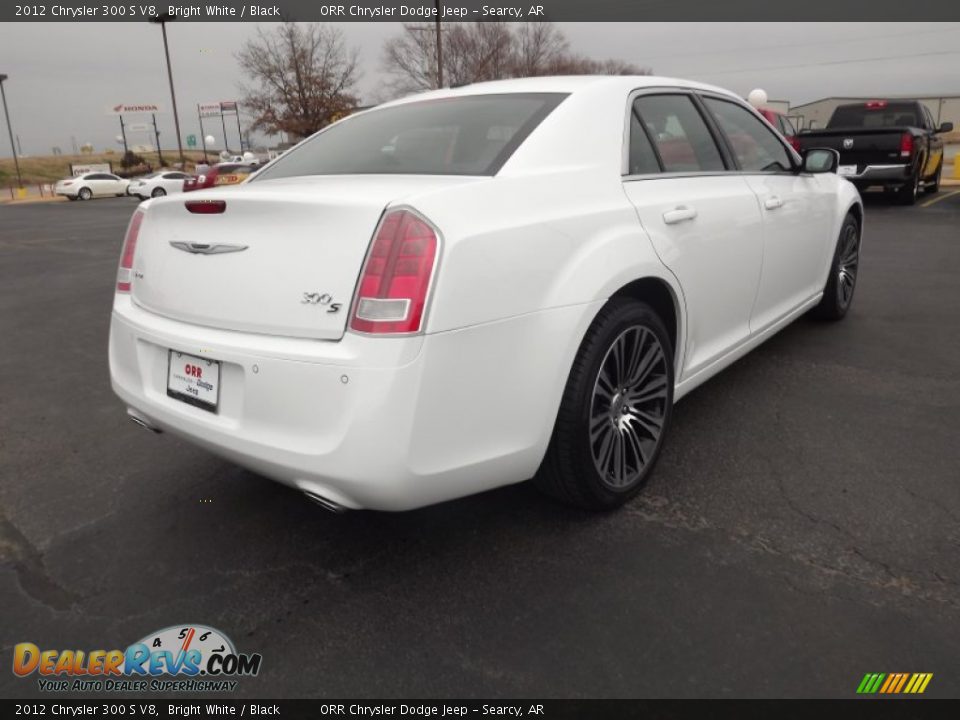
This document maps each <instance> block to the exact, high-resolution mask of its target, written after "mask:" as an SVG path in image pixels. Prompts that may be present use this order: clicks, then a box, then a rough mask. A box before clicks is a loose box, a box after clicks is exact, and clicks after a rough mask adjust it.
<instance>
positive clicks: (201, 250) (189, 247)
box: [170, 240, 248, 255]
mask: <svg viewBox="0 0 960 720" xmlns="http://www.w3.org/2000/svg"><path fill="white" fill-rule="evenodd" d="M170 245H171V246H172V247H175V248H176V249H177V250H183V251H184V252H188V253H193V254H194V255H220V254H222V253H232V252H241V251H243V250H246V249H247V247H248V246H247V245H230V244H228V243H213V244H210V243H194V242H181V241H179V240H171V241H170Z"/></svg>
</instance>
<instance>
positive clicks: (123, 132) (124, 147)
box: [119, 115, 130, 167]
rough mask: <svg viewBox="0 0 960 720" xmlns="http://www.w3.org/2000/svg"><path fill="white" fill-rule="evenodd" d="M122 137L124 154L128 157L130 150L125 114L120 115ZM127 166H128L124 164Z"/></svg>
mask: <svg viewBox="0 0 960 720" xmlns="http://www.w3.org/2000/svg"><path fill="white" fill-rule="evenodd" d="M119 117H120V137H122V138H123V156H124V157H126V156H127V153H128V152H130V150H128V149H127V129H126V127H124V125H123V115H120V116H119ZM124 167H126V166H124Z"/></svg>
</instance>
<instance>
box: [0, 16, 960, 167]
mask: <svg viewBox="0 0 960 720" xmlns="http://www.w3.org/2000/svg"><path fill="white" fill-rule="evenodd" d="M265 27H269V24H265ZM340 27H341V28H342V29H343V31H344V33H345V35H346V38H347V41H348V43H349V44H350V45H353V46H356V47H357V48H359V50H360V59H361V68H362V70H363V75H362V77H361V81H360V83H359V86H358V88H357V89H358V91H359V93H360V95H361V96H362V98H363V99H364V101H365V102H370V101H373V100H375V99H377V98H378V97H379V96H380V95H381V93H380V82H381V79H382V72H381V68H380V58H381V47H382V44H383V41H384V40H385V39H386V38H388V37H390V36H391V35H394V34H396V33H398V32H399V31H400V29H401V26H400V25H399V24H398V23H363V22H356V23H343V24H340ZM560 27H561V28H562V29H563V31H564V32H565V33H566V35H567V37H568V39H569V40H570V45H571V48H572V49H573V50H575V51H578V52H581V53H584V54H586V55H589V56H592V57H595V58H598V59H603V58H608V57H611V58H620V59H623V60H627V61H630V62H633V63H637V64H639V65H642V66H648V67H651V68H653V70H654V72H655V73H656V74H657V75H667V76H673V77H684V78H690V79H696V80H702V81H705V82H710V83H714V84H716V85H721V86H724V87H727V88H730V89H731V90H734V91H736V92H738V93H740V94H741V95H746V94H747V93H748V92H749V91H750V90H751V89H752V88H755V87H762V88H764V89H765V90H766V91H767V93H768V95H769V96H770V97H771V98H774V99H784V100H789V101H791V102H792V103H794V104H797V103H801V102H806V101H809V100H814V99H817V98H820V97H827V96H831V95H855V96H882V95H885V94H904V93H906V94H917V95H923V94H948V95H960V50H958V44H957V43H958V40H960V23H849V24H847V23H609V24H608V23H563V24H561V25H560ZM255 31H256V25H254V24H249V23H221V24H215V23H172V24H170V25H169V26H168V36H169V41H170V53H171V58H172V62H173V72H174V82H175V83H176V91H177V100H178V103H179V108H180V121H181V130H182V132H183V134H184V135H187V134H190V133H195V134H196V133H198V132H199V130H198V125H197V118H196V103H198V102H210V101H218V100H231V99H234V98H235V97H236V96H237V95H238V92H237V84H238V82H240V80H241V79H242V78H241V76H240V74H239V70H238V68H237V64H236V61H235V58H234V53H235V52H236V51H237V49H238V48H239V47H240V46H241V45H242V43H243V42H244V40H245V39H246V38H248V37H250V36H251V35H252V34H254V33H255ZM0 73H6V74H8V75H9V76H10V79H9V80H8V81H7V82H6V84H5V87H6V92H7V101H8V104H9V106H10V115H11V122H12V124H13V128H14V132H15V133H16V134H17V135H19V137H20V140H21V144H22V148H23V152H24V153H25V154H48V153H50V152H51V147H53V146H54V145H56V146H59V147H60V148H62V149H63V151H64V152H65V153H69V152H71V147H72V142H71V136H73V137H75V138H76V141H77V143H78V144H81V143H84V142H91V143H93V145H94V146H95V147H96V149H97V150H101V149H103V148H105V147H108V146H111V145H112V146H114V147H116V143H115V141H114V137H115V136H116V134H117V133H118V132H119V125H118V121H117V119H116V117H111V116H108V115H106V114H105V108H106V107H107V106H109V105H116V104H118V103H121V102H126V103H143V102H155V103H160V104H161V105H163V106H164V107H165V108H166V110H167V112H166V113H165V114H163V115H161V116H160V117H158V121H159V123H160V130H161V142H162V144H163V146H164V147H167V148H172V147H175V145H176V143H175V142H174V131H173V117H172V114H171V112H170V93H169V90H168V87H167V78H166V71H165V67H164V59H163V44H162V41H161V38H160V30H159V28H158V27H156V26H154V25H150V24H148V23H146V22H143V23H17V24H13V23H6V24H0ZM145 119H149V118H142V117H137V118H135V117H130V118H127V120H128V121H130V122H143V121H144V120H145ZM0 122H2V121H0ZM207 123H208V121H206V120H205V121H204V127H205V130H206V132H207V134H213V135H215V136H216V137H217V143H218V145H217V147H221V145H220V143H222V135H223V133H222V131H221V130H220V128H219V127H218V125H219V121H216V122H215V121H209V125H208V124H207ZM245 125H246V123H244V126H245ZM5 130H6V129H5V128H4V132H3V135H2V137H0V156H7V157H9V156H10V148H9V147H8V144H9V143H8V141H7V138H6V132H5ZM228 134H229V135H230V137H231V138H232V139H233V146H234V147H235V146H236V126H235V123H234V126H233V127H232V128H231V127H230V126H229V125H228ZM128 139H129V141H130V143H131V144H134V143H138V142H146V140H147V139H146V137H145V136H144V135H143V134H142V133H140V134H133V136H132V137H130V138H128Z"/></svg>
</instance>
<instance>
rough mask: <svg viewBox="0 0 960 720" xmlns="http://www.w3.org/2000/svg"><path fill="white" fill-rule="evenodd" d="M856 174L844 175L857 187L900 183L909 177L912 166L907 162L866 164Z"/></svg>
mask: <svg viewBox="0 0 960 720" xmlns="http://www.w3.org/2000/svg"><path fill="white" fill-rule="evenodd" d="M858 171H859V172H858V173H857V174H856V175H844V176H843V177H845V178H846V179H847V180H849V181H850V182H852V183H854V184H855V185H857V186H858V187H861V188H864V187H869V186H870V185H902V184H903V183H905V182H907V180H908V179H909V178H910V173H911V171H912V167H911V166H910V165H908V164H893V165H866V166H864V167H862V168H858Z"/></svg>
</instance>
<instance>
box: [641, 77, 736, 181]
mask: <svg viewBox="0 0 960 720" xmlns="http://www.w3.org/2000/svg"><path fill="white" fill-rule="evenodd" d="M634 113H635V114H636V115H637V117H638V118H639V120H640V122H642V123H643V124H644V126H645V127H646V129H647V132H648V134H649V136H650V137H651V138H652V139H653V142H654V145H655V146H656V150H657V154H658V155H659V157H660V161H661V163H662V165H663V169H664V171H665V172H712V171H717V170H724V169H725V168H724V164H723V158H722V157H721V155H720V150H719V149H718V148H717V144H716V142H714V139H713V136H712V135H711V134H710V130H709V129H708V128H707V125H706V123H705V122H704V120H703V118H702V117H701V116H700V112H699V111H698V110H697V108H696V106H695V105H694V104H693V100H692V99H691V98H690V97H689V96H687V95H643V96H641V97H639V98H637V99H636V101H635V102H634Z"/></svg>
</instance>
